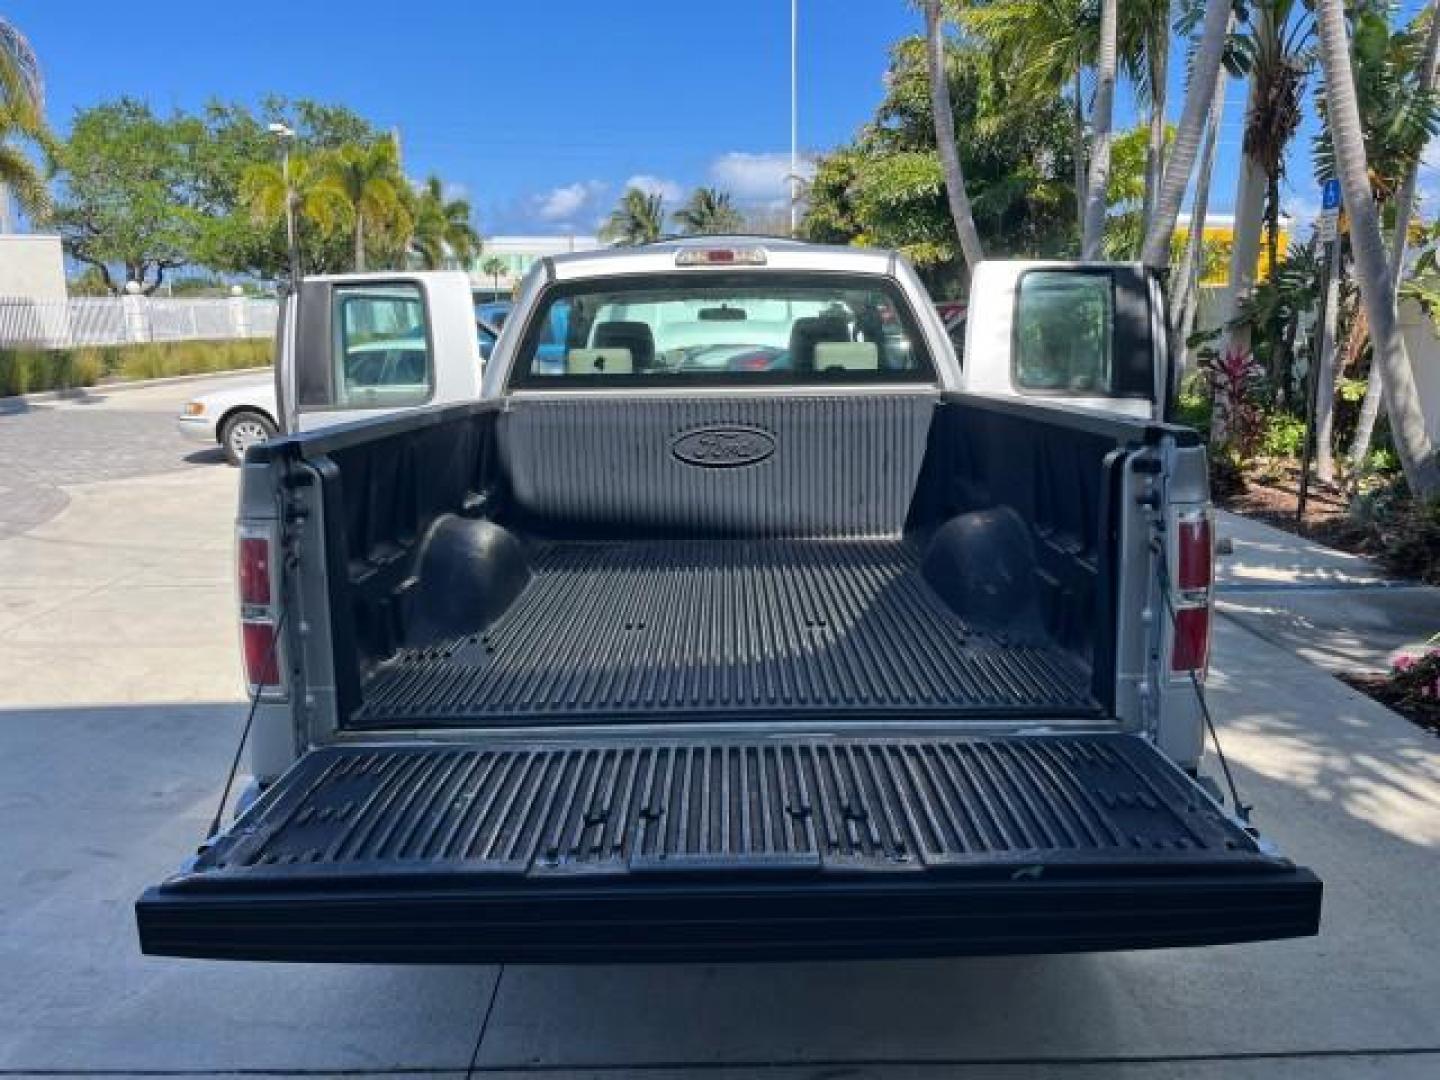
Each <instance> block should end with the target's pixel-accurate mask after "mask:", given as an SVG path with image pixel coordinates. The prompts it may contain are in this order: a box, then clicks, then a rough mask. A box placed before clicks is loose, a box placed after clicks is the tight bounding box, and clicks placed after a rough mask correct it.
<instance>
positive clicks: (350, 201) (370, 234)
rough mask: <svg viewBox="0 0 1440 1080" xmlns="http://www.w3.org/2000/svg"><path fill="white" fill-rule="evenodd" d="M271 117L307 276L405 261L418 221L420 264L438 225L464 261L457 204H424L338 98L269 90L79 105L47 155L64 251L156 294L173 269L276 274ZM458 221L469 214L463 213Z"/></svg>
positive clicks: (280, 221) (281, 197) (276, 189)
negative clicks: (159, 103)
mask: <svg viewBox="0 0 1440 1080" xmlns="http://www.w3.org/2000/svg"><path fill="white" fill-rule="evenodd" d="M272 123H279V124H284V125H285V126H286V127H288V128H289V129H291V130H292V131H293V132H294V138H293V140H289V141H288V148H289V151H290V164H291V170H290V178H291V183H292V185H293V187H294V192H293V194H294V197H295V198H296V200H297V209H298V211H299V213H298V219H299V223H300V228H299V230H298V233H299V245H300V249H301V261H302V263H303V265H304V269H305V270H306V271H307V272H310V273H333V272H337V271H342V270H349V269H351V268H353V267H354V266H355V265H357V264H358V263H359V262H361V261H362V259H363V262H364V263H365V264H366V265H371V266H394V267H398V266H403V265H405V264H406V263H407V261H408V260H409V259H410V257H411V239H412V235H415V234H416V230H418V229H420V228H421V227H422V224H423V227H424V229H425V230H427V231H426V232H425V235H424V238H423V241H422V239H421V238H419V237H418V236H417V239H416V245H415V247H416V255H417V256H418V258H419V260H420V261H421V262H422V263H424V262H426V261H427V255H426V254H425V253H424V251H422V250H420V248H421V244H422V242H423V244H424V245H427V246H428V249H429V250H430V251H431V252H432V253H433V251H434V243H435V235H436V234H435V230H436V229H439V230H440V232H441V233H442V234H443V240H442V241H441V242H442V243H443V244H445V245H447V246H448V247H449V249H450V250H451V251H452V252H454V253H455V254H456V256H457V257H460V258H463V259H466V260H468V259H469V258H472V257H473V255H474V253H475V252H474V249H473V248H467V247H466V243H467V238H466V237H465V236H464V235H462V232H461V231H460V228H459V225H460V218H461V216H462V215H461V209H462V208H461V207H460V206H457V205H452V204H454V203H455V202H456V200H444V199H442V200H441V202H440V204H439V205H435V204H432V203H431V202H429V201H427V200H428V196H427V191H428V188H421V189H420V190H418V191H417V190H416V189H415V188H414V187H412V185H411V183H410V181H409V180H407V179H406V178H405V177H404V175H403V173H402V171H401V166H400V160H399V154H398V149H397V147H396V145H395V142H394V140H393V138H392V137H391V135H390V134H389V133H386V132H381V131H380V130H378V129H377V128H376V127H375V126H374V125H373V124H371V123H370V122H369V121H368V120H366V119H365V118H364V117H362V116H360V115H359V114H358V113H356V112H354V111H353V110H351V109H348V108H346V107H344V106H340V105H329V104H325V103H323V102H316V101H309V100H305V99H300V100H293V101H292V100H289V99H286V98H283V97H276V96H271V97H267V98H266V99H264V100H263V101H262V102H261V103H260V105H259V106H258V108H254V109H252V108H250V107H248V106H245V105H239V104H233V103H228V102H220V101H216V102H212V103H210V104H209V105H207V106H206V107H205V108H204V109H203V110H201V111H200V112H199V113H187V112H180V111H177V112H174V113H171V114H169V115H159V114H157V113H156V112H154V110H152V109H151V108H150V106H149V105H147V104H145V103H143V102H141V101H138V100H135V99H131V98H121V99H119V100H118V101H113V102H107V103H104V104H101V105H97V106H94V107H91V108H88V109H82V110H80V111H79V112H77V114H76V116H75V120H74V123H73V125H72V129H71V135H70V138H69V139H67V140H66V141H65V142H64V143H62V144H61V145H59V146H58V147H57V148H56V152H55V156H56V163H57V166H58V168H59V181H60V194H59V198H58V200H57V202H58V205H57V207H56V210H55V214H54V219H53V221H54V225H55V226H56V227H57V228H58V230H59V231H60V233H61V235H62V237H63V238H64V241H65V246H66V250H67V251H68V252H69V253H70V255H71V256H72V257H74V258H76V259H77V260H79V261H81V262H84V263H86V264H88V265H89V266H90V267H91V268H92V269H93V270H94V272H95V274H96V276H97V277H98V278H99V279H100V280H101V281H102V282H104V284H105V286H106V287H107V288H109V289H111V290H112V291H114V290H118V289H120V288H122V287H123V285H124V283H125V282H126V281H127V280H134V281H138V282H140V284H141V285H142V287H143V288H144V289H145V290H146V291H147V292H148V291H153V290H154V289H155V288H156V287H158V286H159V284H160V283H161V281H163V280H164V278H165V276H166V274H167V273H169V272H170V271H172V270H174V269H175V268H177V267H181V266H203V267H206V268H208V269H210V270H213V271H215V272H217V273H221V274H227V275H228V274H234V275H244V276H253V277H257V278H262V279H272V278H278V277H281V276H283V275H284V274H285V273H286V270H287V266H288V261H289V260H288V252H287V247H286V236H285V214H284V208H285V187H284V177H283V175H282V168H281V157H282V152H283V151H284V150H285V149H286V144H282V143H281V142H280V141H279V140H277V138H276V136H275V135H274V134H273V133H271V131H270V130H269V125H270V124H272ZM361 174H363V176H361ZM441 190H442V191H443V181H442V188H441ZM357 193H358V194H357ZM357 198H358V200H359V201H358V204H357V201H356V200H357ZM461 201H462V202H463V200H461ZM357 205H358V206H359V208H360V210H359V215H358V219H357V213H356V208H357ZM463 217H464V218H465V219H466V221H467V222H468V218H469V214H468V208H467V209H466V212H465V213H464V215H463ZM357 233H358V234H359V236H360V238H361V243H362V245H363V256H361V257H358V258H357V249H356V236H357ZM474 240H478V237H475V236H474V231H473V228H472V229H471V232H470V242H473V241H474Z"/></svg>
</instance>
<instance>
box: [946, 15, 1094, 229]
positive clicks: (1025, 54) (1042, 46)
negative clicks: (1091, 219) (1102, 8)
mask: <svg viewBox="0 0 1440 1080" xmlns="http://www.w3.org/2000/svg"><path fill="white" fill-rule="evenodd" d="M961 20H962V25H964V27H965V28H966V29H967V30H970V31H971V32H972V33H974V34H975V35H977V36H978V37H979V38H980V39H981V40H982V41H983V42H984V43H985V45H986V46H987V48H988V50H989V51H990V52H991V54H992V55H993V56H994V57H995V59H996V62H997V64H998V65H999V66H1001V67H1003V68H1004V69H1005V70H1007V71H1009V72H1011V73H1012V75H1013V78H1012V82H1011V86H1010V92H1011V104H1012V106H1013V107H1014V108H1017V109H1020V110H1025V109H1028V108H1032V107H1036V106H1043V105H1047V104H1048V103H1049V102H1050V101H1051V100H1053V99H1054V97H1055V96H1056V95H1057V94H1060V93H1062V92H1065V91H1067V90H1068V92H1069V94H1070V124H1071V129H1070V137H1071V158H1072V164H1073V167H1074V171H1075V198H1076V204H1075V219H1076V220H1077V221H1079V220H1080V219H1081V218H1083V217H1084V214H1085V179H1086V171H1087V170H1086V159H1087V153H1086V132H1085V93H1084V73H1085V70H1086V68H1087V67H1089V66H1090V65H1091V64H1093V63H1094V62H1095V53H1096V49H1097V47H1098V43H1099V29H1100V13H1099V9H1098V7H1097V5H1096V4H1095V2H1094V0H989V2H988V3H981V4H975V5H972V6H969V7H967V8H966V9H965V10H964V11H963V12H962V14H961Z"/></svg>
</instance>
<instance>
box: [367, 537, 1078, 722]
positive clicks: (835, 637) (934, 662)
mask: <svg viewBox="0 0 1440 1080" xmlns="http://www.w3.org/2000/svg"><path fill="white" fill-rule="evenodd" d="M921 556H922V552H921V548H920V545H919V544H918V543H917V542H915V541H914V540H912V539H909V538H901V537H895V538H884V539H851V540H845V539H819V538H815V539H762V540H726V541H703V540H647V541H637V542H608V543H593V542H592V543H564V542H546V541H538V542H532V543H529V544H527V557H528V562H529V570H530V578H529V581H528V584H527V585H526V586H525V587H524V589H523V591H520V592H519V594H518V596H517V597H516V598H515V599H514V600H513V601H512V602H511V603H510V604H509V606H508V607H507V608H506V610H505V611H504V612H503V613H502V614H501V615H500V616H499V617H498V619H496V620H495V621H494V622H492V623H491V624H490V625H489V626H488V627H487V628H486V629H485V630H483V631H480V632H477V633H471V634H465V635H463V636H456V637H451V638H449V639H446V640H442V641H438V642H430V643H427V644H426V645H425V646H423V647H412V648H406V649H402V650H401V651H399V652H398V653H397V655H396V656H395V657H394V658H393V659H391V660H389V661H387V662H386V663H384V664H383V665H381V666H380V667H379V668H378V669H377V670H376V671H375V672H374V673H373V674H372V675H371V677H370V678H369V679H368V681H367V683H366V685H365V688H364V694H363V698H364V705H363V707H362V709H361V710H360V711H359V713H358V714H357V716H356V717H355V720H354V725H353V726H355V727H358V728H362V729H364V728H370V729H375V728H383V727H391V726H396V725H412V724H413V725H419V726H433V725H450V724H472V725H473V724H476V723H477V722H479V723H483V724H486V725H491V724H505V723H527V724H532V723H536V722H544V721H545V720H546V719H547V718H553V719H554V720H556V721H563V722H566V723H573V722H586V721H594V722H599V721H606V722H614V721H616V720H626V719H635V718H643V717H646V716H657V715H660V714H663V715H665V716H666V717H667V718H682V719H684V718H690V719H706V720H714V719H720V718H727V717H735V718H740V717H743V718H744V719H746V720H754V719H767V718H774V717H775V716H776V715H777V714H783V715H784V716H787V717H796V716H800V717H803V716H817V715H823V716H835V715H837V714H847V715H852V716H870V715H876V716H886V715H904V716H906V717H912V718H913V717H915V716H917V714H927V715H932V716H947V717H977V716H981V717H983V716H985V715H987V714H990V715H993V714H998V713H1001V712H1003V713H1004V714H1005V715H1006V716H1007V717H1011V718H1013V717H1015V716H1017V715H1043V716H1045V717H1047V718H1057V719H1059V718H1065V717H1093V716H1095V715H1096V714H1097V710H1098V706H1097V705H1096V703H1095V702H1094V700H1093V699H1092V698H1091V696H1090V693H1089V680H1088V674H1087V672H1085V671H1084V670H1083V669H1082V668H1081V667H1080V666H1079V665H1078V664H1077V663H1076V662H1075V661H1074V659H1073V658H1072V657H1071V656H1069V655H1067V653H1066V652H1065V651H1064V650H1062V649H1060V648H1058V647H1056V646H1055V645H1054V644H1052V643H1050V642H1049V641H1047V640H1046V639H1045V637H1044V635H1043V634H1041V635H1034V636H1032V637H1031V639H1029V640H1024V639H1018V640H1017V639H1014V638H1012V637H1010V636H1009V635H1006V634H1000V633H993V632H986V631H984V630H982V629H980V628H978V627H976V626H974V625H972V624H971V623H969V622H967V620H966V619H965V618H964V617H962V615H961V614H959V613H957V612H955V611H954V610H952V609H951V608H950V607H949V606H948V605H947V604H946V602H945V601H944V599H942V597H941V596H940V595H939V594H938V593H937V592H936V591H935V590H934V589H933V588H931V586H930V585H929V584H928V583H927V582H926V580H925V578H924V577H923V576H922V574H921Z"/></svg>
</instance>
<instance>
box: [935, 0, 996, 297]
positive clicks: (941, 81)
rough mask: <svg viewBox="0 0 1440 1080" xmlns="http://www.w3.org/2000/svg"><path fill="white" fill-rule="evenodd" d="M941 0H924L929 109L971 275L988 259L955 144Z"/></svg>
mask: <svg viewBox="0 0 1440 1080" xmlns="http://www.w3.org/2000/svg"><path fill="white" fill-rule="evenodd" d="M940 16H941V12H940V0H925V52H926V57H927V59H928V61H929V67H930V106H931V110H932V111H933V112H934V114H935V144H936V146H937V147H938V148H939V151H940V166H941V168H942V170H943V171H944V173H945V196H946V199H947V200H948V202H949V204H950V216H951V217H952V218H953V219H954V221H955V232H956V234H957V235H958V236H959V237H960V254H961V255H962V256H963V257H964V259H965V265H966V266H967V268H968V269H969V272H970V273H972V274H973V273H974V272H975V266H976V264H977V263H979V262H980V260H981V259H983V258H984V257H985V250H984V248H983V247H981V245H980V233H979V232H978V231H977V230H976V228H975V215H974V213H973V212H972V211H971V209H970V196H969V194H968V193H967V192H966V190H965V170H964V169H962V168H961V166H960V149H959V147H958V146H956V144H955V114H954V112H953V111H952V110H951V108H950V87H949V85H948V82H949V80H948V79H947V78H946V76H945V30H944V26H943V24H942V20H941V17H940Z"/></svg>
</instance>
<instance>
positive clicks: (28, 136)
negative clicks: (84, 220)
mask: <svg viewBox="0 0 1440 1080" xmlns="http://www.w3.org/2000/svg"><path fill="white" fill-rule="evenodd" d="M21 141H23V142H26V143H29V144H30V145H31V146H32V147H35V148H38V149H41V150H48V149H49V148H50V146H51V138H50V133H49V130H48V129H47V128H46V126H45V85H44V82H43V81H42V80H41V78H40V62H39V60H37V59H36V57H35V52H34V50H33V49H32V48H31V47H30V42H29V41H27V40H26V38H25V35H24V34H22V33H20V30H19V28H18V27H16V26H15V24H14V23H11V22H10V21H9V20H7V19H5V18H0V199H4V198H5V197H6V196H5V189H6V188H8V189H9V190H10V191H11V192H13V193H14V195H15V198H16V201H17V202H19V204H20V207H21V209H22V210H24V211H25V213H26V214H28V215H30V216H31V217H40V216H42V215H43V214H45V212H46V211H47V210H48V209H49V207H50V194H49V190H48V188H47V187H46V184H45V179H44V177H43V176H42V174H41V171H40V168H39V167H38V166H37V165H36V163H35V160H34V159H33V158H32V157H31V156H30V155H29V154H27V153H26V152H25V151H24V150H22V149H21V148H20V146H19V145H18V143H19V142H21ZM5 209H6V208H5V207H3V206H0V220H3V218H4V216H5V215H4V212H3V211H4V210H5Z"/></svg>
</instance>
